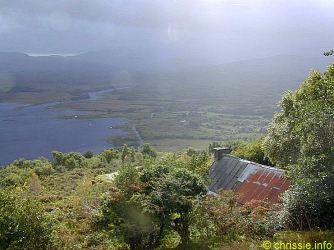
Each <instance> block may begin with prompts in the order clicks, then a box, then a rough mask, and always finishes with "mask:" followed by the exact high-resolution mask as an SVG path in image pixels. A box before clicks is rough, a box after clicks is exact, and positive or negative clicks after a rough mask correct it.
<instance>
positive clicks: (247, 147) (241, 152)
mask: <svg viewBox="0 0 334 250" xmlns="http://www.w3.org/2000/svg"><path fill="white" fill-rule="evenodd" d="M262 143H263V137H260V138H258V139H256V140H254V141H252V142H250V143H243V144H240V145H239V146H237V147H236V148H235V149H234V150H233V151H232V155H235V156H237V157H240V158H243V159H246V160H249V161H254V162H257V163H260V164H264V165H271V162H270V161H269V160H268V158H267V157H266V155H265V152H264V149H263V145H262Z"/></svg>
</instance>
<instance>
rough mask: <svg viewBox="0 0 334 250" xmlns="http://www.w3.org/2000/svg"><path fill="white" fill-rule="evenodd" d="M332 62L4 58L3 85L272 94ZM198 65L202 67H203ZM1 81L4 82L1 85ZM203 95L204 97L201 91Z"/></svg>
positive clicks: (137, 54) (114, 55)
mask: <svg viewBox="0 0 334 250" xmlns="http://www.w3.org/2000/svg"><path fill="white" fill-rule="evenodd" d="M332 60H333V59H332V58H330V57H324V56H319V57H307V56H305V57H300V56H288V55H287V56H284V55H283V56H273V57H268V58H260V59H251V60H244V61H239V62H232V63H225V64H222V65H210V66H209V65H207V64H206V63H204V62H203V64H202V65H201V62H197V63H195V62H192V60H191V57H189V58H187V57H184V58H181V55H177V53H176V52H175V53H174V52H173V53H172V54H171V55H169V56H167V55H166V56H164V57H159V58H158V57H157V55H155V54H154V53H151V54H150V53H149V51H136V50H128V49H121V48H116V49H113V50H107V51H95V52H87V53H83V54H80V55H77V56H29V55H27V54H23V53H15V52H13V53H11V52H2V53H0V84H1V83H2V82H5V81H6V79H7V80H8V79H10V80H11V82H14V84H13V86H12V88H11V89H10V90H9V91H14V92H20V91H22V92H24V91H34V90H35V91H39V90H50V89H59V88H63V89H64V88H67V89H68V90H70V89H76V90H78V89H97V88H103V87H105V86H110V85H121V84H130V83H138V84H150V85H155V86H162V87H163V86H165V87H167V88H169V89H170V91H174V90H175V89H174V88H170V87H168V86H177V85H182V86H192V87H195V86H198V87H199V88H204V89H205V88H206V89H211V90H213V92H214V93H216V94H218V93H219V92H220V91H223V90H226V89H230V90H235V91H241V90H244V89H245V88H248V89H249V90H248V91H260V90H261V88H269V89H272V90H274V91H276V92H277V91H279V92H281V91H283V90H285V89H292V88H296V87H297V86H298V85H299V83H300V82H301V81H302V80H303V79H305V77H306V76H307V75H308V72H309V71H310V70H311V69H320V70H323V69H324V68H325V67H326V66H327V65H328V64H329V63H330V62H331V61H332ZM199 65H200V66H199ZM1 81H2V82H1ZM198 94H199V95H201V94H203V92H199V93H198Z"/></svg>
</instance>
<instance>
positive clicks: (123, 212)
mask: <svg viewBox="0 0 334 250" xmlns="http://www.w3.org/2000/svg"><path fill="white" fill-rule="evenodd" d="M115 184H116V186H117V188H118V189H117V191H115V192H113V193H111V194H110V195H109V196H107V197H105V199H104V200H103V202H102V205H101V216H100V217H99V220H98V223H97V224H98V225H100V226H102V228H107V229H109V230H111V229H113V230H114V232H116V233H117V235H119V237H123V239H124V240H125V241H126V242H127V243H128V244H129V245H130V247H131V248H132V249H143V248H153V247H156V246H159V245H160V243H161V240H162V239H163V237H164V235H165V234H166V232H168V230H175V231H176V232H177V233H178V234H179V235H180V238H181V240H182V244H183V245H187V244H188V243H189V241H190V230H189V226H190V213H191V210H192V208H193V204H194V202H195V198H196V197H197V196H198V195H201V194H205V192H206V186H205V184H204V183H203V181H202V179H201V178H200V177H199V176H197V175H195V174H193V173H191V172H190V171H189V170H187V169H182V168H173V167H167V166H150V167H147V168H145V169H143V170H142V171H141V172H138V170H137V169H136V168H134V167H132V166H127V167H125V168H123V169H122V170H121V171H120V172H119V175H118V176H117V178H116V179H115Z"/></svg>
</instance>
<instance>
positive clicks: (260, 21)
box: [0, 0, 334, 56]
mask: <svg viewBox="0 0 334 250" xmlns="http://www.w3.org/2000/svg"><path fill="white" fill-rule="evenodd" d="M0 6H1V7H0V51H1V50H2V51H3V50H12V51H13V50H15V51H29V52H35V53H43V52H45V53H47V52H50V53H52V52H53V53H56V52H80V51H87V50H97V49H101V48H106V47H108V46H114V45H115V44H116V45H117V44H118V45H122V46H130V47H131V46H132V47H134V48H141V47H152V49H156V48H159V49H160V50H161V49H163V48H164V46H178V47H179V50H182V49H188V50H191V49H192V50H194V51H195V52H196V53H197V52H198V51H203V53H209V52H210V51H211V50H212V48H215V49H216V52H215V53H213V52H212V54H219V53H221V54H224V53H227V52H228V51H230V50H234V51H238V50H241V52H244V53H246V54H247V56H251V55H250V54H251V52H252V51H253V52H252V53H253V56H254V55H255V56H256V55H260V54H261V55H262V54H263V51H266V53H270V52H271V53H284V52H286V53H288V52H290V51H293V50H296V49H298V46H299V47H300V49H304V50H306V49H314V48H316V49H317V50H320V49H322V48H323V47H326V46H329V44H330V43H334V35H333V34H332V33H329V30H331V26H332V23H333V21H334V17H333V15H332V13H331V12H332V11H331V8H330V7H332V6H333V5H332V2H331V0H304V1H300V0H291V1H286V0H178V1H176V0H168V1H167V0H128V1H125V0H94V1H92V0H57V1H51V0H50V1H48V0H10V1H8V0H0ZM316 44H318V45H316ZM283 45H284V46H283ZM289 46H291V47H289ZM316 46H318V47H316ZM226 51H227V52H226ZM155 53H158V52H157V51H155ZM160 53H163V52H162V51H160ZM248 53H250V54H249V55H248Z"/></svg>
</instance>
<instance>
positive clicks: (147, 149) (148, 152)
mask: <svg viewBox="0 0 334 250" xmlns="http://www.w3.org/2000/svg"><path fill="white" fill-rule="evenodd" d="M141 153H142V154H143V155H144V156H148V157H153V158H155V157H157V152H156V151H155V149H154V148H153V147H152V146H151V145H150V144H148V143H144V145H143V148H142V150H141Z"/></svg>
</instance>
